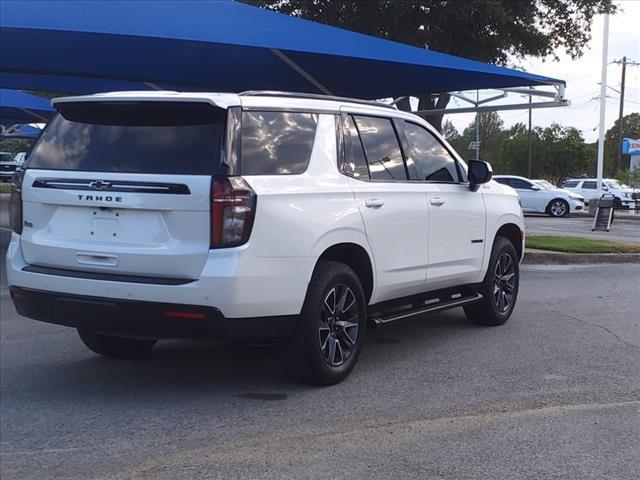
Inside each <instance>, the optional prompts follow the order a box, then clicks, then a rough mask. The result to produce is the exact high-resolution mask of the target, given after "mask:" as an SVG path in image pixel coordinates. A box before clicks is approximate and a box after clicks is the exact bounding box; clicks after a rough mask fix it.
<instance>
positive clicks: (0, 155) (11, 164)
mask: <svg viewBox="0 0 640 480" xmlns="http://www.w3.org/2000/svg"><path fill="white" fill-rule="evenodd" d="M17 168H18V163H17V162H16V160H15V158H13V155H11V154H10V153H9V152H0V181H2V182H8V181H9V180H11V177H13V174H14V173H15V172H16V169H17Z"/></svg>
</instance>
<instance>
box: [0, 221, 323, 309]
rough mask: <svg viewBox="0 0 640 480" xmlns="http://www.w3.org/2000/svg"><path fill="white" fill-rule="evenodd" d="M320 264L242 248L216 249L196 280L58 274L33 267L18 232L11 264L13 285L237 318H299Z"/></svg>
mask: <svg viewBox="0 0 640 480" xmlns="http://www.w3.org/2000/svg"><path fill="white" fill-rule="evenodd" d="M314 264H315V262H314V260H313V259H311V258H263V257H257V256H255V255H254V254H253V253H252V252H251V250H250V249H248V248H245V247H237V248H233V249H220V250H212V251H211V252H210V253H209V256H208V258H207V261H206V262H205V265H204V267H203V270H202V272H201V273H200V275H199V276H198V278H197V279H195V280H191V279H187V280H186V281H185V280H184V279H172V278H166V279H157V278H156V279H155V280H154V279H148V278H146V277H136V276H131V275H117V274H114V272H112V271H110V270H109V269H101V271H98V272H79V271H76V272H74V271H64V270H60V271H56V270H58V269H56V268H50V267H44V268H40V267H36V266H34V265H29V264H27V262H26V261H25V259H24V255H23V252H22V247H21V241H20V236H19V235H17V234H15V233H13V234H12V237H11V242H10V244H9V247H8V249H7V263H6V265H7V279H8V283H9V285H11V286H15V287H22V288H26V289H30V290H38V291H42V292H59V293H61V294H69V295H80V296H87V297H101V298H109V299H111V300H113V301H118V300H124V301H129V300H136V301H140V302H149V303H173V304H177V305H200V306H203V307H211V308H214V309H216V310H218V311H219V312H220V313H221V314H222V315H223V316H224V317H225V318H227V319H234V320H235V319H244V318H254V317H255V318H268V317H284V316H295V315H298V314H299V313H300V311H301V309H302V303H303V301H304V298H305V295H306V290H307V285H308V282H309V278H310V277H311V273H312V271H313V268H314Z"/></svg>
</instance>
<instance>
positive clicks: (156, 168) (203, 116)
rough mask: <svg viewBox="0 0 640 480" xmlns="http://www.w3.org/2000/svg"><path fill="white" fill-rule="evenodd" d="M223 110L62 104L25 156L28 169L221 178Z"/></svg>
mask: <svg viewBox="0 0 640 480" xmlns="http://www.w3.org/2000/svg"><path fill="white" fill-rule="evenodd" d="M225 122H226V113H225V111H224V110H222V109H219V108H215V107H213V106H212V105H209V104H205V103H189V102H182V103H178V102H171V103H170V102H104V103H76V104H66V105H63V106H62V108H61V112H60V114H58V115H56V116H55V117H54V119H53V120H51V122H50V123H49V125H48V126H47V128H46V129H45V131H44V132H43V134H42V135H41V137H40V139H39V141H38V143H37V144H36V145H35V147H34V149H33V150H32V152H31V154H30V155H29V161H28V162H29V163H28V168H39V169H48V170H77V171H87V172H125V173H160V174H184V175H212V174H215V175H223V174H226V173H227V169H226V166H225V165H224V164H223V163H222V155H221V152H222V142H223V132H224V127H225Z"/></svg>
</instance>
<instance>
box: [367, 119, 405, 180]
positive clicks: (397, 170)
mask: <svg viewBox="0 0 640 480" xmlns="http://www.w3.org/2000/svg"><path fill="white" fill-rule="evenodd" d="M354 118H355V123H356V127H357V129H358V132H359V133H360V138H361V139H362V145H363V147H364V152H365V154H366V157H367V163H368V164H369V173H370V175H371V178H372V179H374V180H406V179H407V171H406V169H405V166H404V159H403V157H402V151H401V150H400V145H399V144H398V137H397V136H396V131H395V129H394V127H393V124H392V123H391V120H390V119H388V118H380V117H366V116H361V115H356V116H355V117H354Z"/></svg>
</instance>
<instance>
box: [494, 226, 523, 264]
mask: <svg viewBox="0 0 640 480" xmlns="http://www.w3.org/2000/svg"><path fill="white" fill-rule="evenodd" d="M498 237H505V238H506V239H507V240H509V241H510V242H511V243H512V244H513V246H514V248H515V249H516V253H517V254H518V258H520V259H522V255H523V253H524V245H523V238H522V230H521V229H520V227H519V226H518V225H517V224H515V223H505V224H504V225H502V226H501V227H500V228H499V229H498V231H497V232H496V236H495V237H494V239H493V243H495V241H496V238H498ZM493 243H492V244H491V245H492V248H493Z"/></svg>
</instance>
